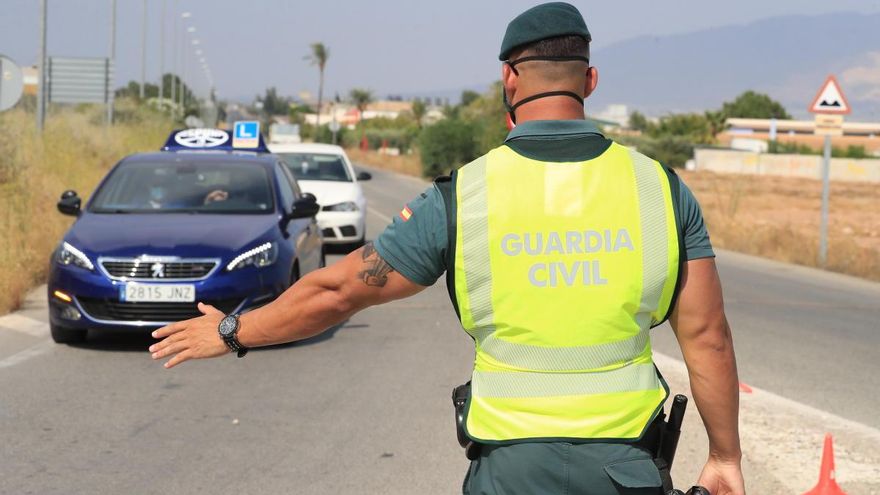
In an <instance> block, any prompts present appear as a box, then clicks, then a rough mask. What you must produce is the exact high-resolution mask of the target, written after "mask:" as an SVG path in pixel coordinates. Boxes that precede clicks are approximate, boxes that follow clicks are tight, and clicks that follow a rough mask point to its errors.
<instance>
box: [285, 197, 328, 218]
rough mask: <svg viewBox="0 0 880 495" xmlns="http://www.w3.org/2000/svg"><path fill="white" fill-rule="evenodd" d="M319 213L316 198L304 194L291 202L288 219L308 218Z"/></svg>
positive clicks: (319, 208)
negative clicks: (291, 206)
mask: <svg viewBox="0 0 880 495" xmlns="http://www.w3.org/2000/svg"><path fill="white" fill-rule="evenodd" d="M319 211H321V205H319V204H318V198H316V197H315V195H314V194H312V193H304V194H303V195H302V197H301V198H299V199H297V200H296V201H294V202H293V208H292V210H291V212H290V218H310V217H313V216H315V215H317V214H318V212H319Z"/></svg>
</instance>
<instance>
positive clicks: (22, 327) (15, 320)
mask: <svg viewBox="0 0 880 495" xmlns="http://www.w3.org/2000/svg"><path fill="white" fill-rule="evenodd" d="M0 327H3V328H8V329H9V330H12V331H15V332H21V333H26V334H28V335H32V336H34V337H46V336H48V335H49V324H48V323H46V322H44V321H40V320H35V319H33V318H28V317H27V316H24V315H21V314H18V313H12V314H8V315H6V316H3V317H0Z"/></svg>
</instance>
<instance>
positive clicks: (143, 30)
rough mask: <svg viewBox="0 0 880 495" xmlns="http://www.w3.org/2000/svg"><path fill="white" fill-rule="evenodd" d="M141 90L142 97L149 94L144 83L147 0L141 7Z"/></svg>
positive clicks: (145, 75)
mask: <svg viewBox="0 0 880 495" xmlns="http://www.w3.org/2000/svg"><path fill="white" fill-rule="evenodd" d="M141 14H143V15H141V90H140V94H139V96H140V99H141V101H144V97H145V96H146V95H147V93H146V91H145V89H144V84H146V82H147V0H143V4H142V8H141Z"/></svg>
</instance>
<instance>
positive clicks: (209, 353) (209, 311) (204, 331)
mask: <svg viewBox="0 0 880 495" xmlns="http://www.w3.org/2000/svg"><path fill="white" fill-rule="evenodd" d="M199 311H201V312H202V316H199V317H196V318H193V319H190V320H185V321H178V322H177V323H172V324H170V325H167V326H164V327H162V328H160V329H158V330H156V331H155V332H153V337H154V338H157V339H162V341H161V342H159V343H156V344H153V345H151V346H150V352H151V353H152V358H153V359H162V358H165V357H167V356H172V357H171V359H169V360H168V361H167V362H166V363H165V367H166V368H173V367H175V366H177V365H178V364H180V363H182V362H184V361H188V360H190V359H203V358H211V357H217V356H222V355H223V354H226V353H228V352H229V348H228V347H226V344H225V343H224V342H223V339H221V338H220V333H219V332H218V331H217V327H218V326H219V325H220V320H222V319H223V317H224V316H226V315H224V314H223V312H222V311H220V310H218V309H217V308H215V307H214V306H210V305H208V304H204V303H199Z"/></svg>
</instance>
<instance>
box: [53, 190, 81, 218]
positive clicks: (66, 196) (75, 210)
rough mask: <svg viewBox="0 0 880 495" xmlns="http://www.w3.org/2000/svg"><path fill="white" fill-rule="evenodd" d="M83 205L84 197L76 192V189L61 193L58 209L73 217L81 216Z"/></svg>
mask: <svg viewBox="0 0 880 495" xmlns="http://www.w3.org/2000/svg"><path fill="white" fill-rule="evenodd" d="M81 206H82V199H80V197H79V195H77V194H76V191H72V190H67V191H64V192H63V193H62V194H61V199H60V200H58V211H60V212H61V213H63V214H65V215H70V216H72V217H78V216H79V214H80V207H81Z"/></svg>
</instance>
